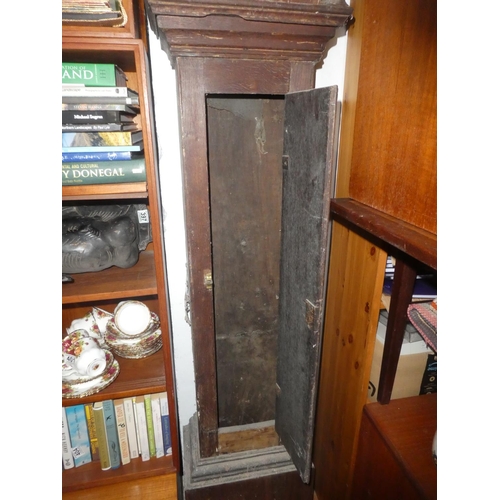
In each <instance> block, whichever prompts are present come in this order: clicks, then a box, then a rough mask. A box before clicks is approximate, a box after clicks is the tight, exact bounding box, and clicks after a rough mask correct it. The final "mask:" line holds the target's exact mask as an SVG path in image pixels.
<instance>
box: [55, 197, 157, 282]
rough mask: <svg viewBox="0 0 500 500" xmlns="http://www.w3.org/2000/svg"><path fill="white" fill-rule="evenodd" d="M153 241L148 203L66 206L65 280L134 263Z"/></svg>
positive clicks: (64, 209) (63, 270)
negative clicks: (77, 275) (76, 275)
mask: <svg viewBox="0 0 500 500" xmlns="http://www.w3.org/2000/svg"><path fill="white" fill-rule="evenodd" d="M150 241H151V226H150V223H149V214H148V211H147V207H146V205H99V206H72V207H63V209H62V272H63V283H65V282H66V283H67V282H71V280H72V278H71V276H70V275H71V274H75V273H86V272H94V271H101V270H103V269H107V268H108V267H111V266H117V267H121V268H127V267H132V266H133V265H134V264H136V263H137V260H138V259H139V252H140V251H142V250H144V249H145V248H146V246H147V245H148V243H149V242H150Z"/></svg>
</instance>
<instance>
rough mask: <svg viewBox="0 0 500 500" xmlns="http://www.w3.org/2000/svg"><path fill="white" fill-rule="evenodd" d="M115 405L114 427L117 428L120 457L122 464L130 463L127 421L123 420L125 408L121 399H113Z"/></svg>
mask: <svg viewBox="0 0 500 500" xmlns="http://www.w3.org/2000/svg"><path fill="white" fill-rule="evenodd" d="M113 404H114V406H115V416H116V427H117V429H118V442H119V444H120V457H121V459H122V464H123V465H125V464H128V463H130V451H129V447H128V435H127V423H126V420H125V408H124V406H123V399H115V400H113Z"/></svg>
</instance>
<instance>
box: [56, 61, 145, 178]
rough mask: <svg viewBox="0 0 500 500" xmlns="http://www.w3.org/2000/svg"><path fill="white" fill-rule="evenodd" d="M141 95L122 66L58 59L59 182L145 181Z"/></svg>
mask: <svg viewBox="0 0 500 500" xmlns="http://www.w3.org/2000/svg"><path fill="white" fill-rule="evenodd" d="M139 111H140V107H139V95H138V93H137V92H135V91H133V90H132V89H129V88H128V87H127V77H126V75H125V73H124V72H123V71H122V69H121V68H119V67H118V66H116V65H114V64H106V63H71V62H63V63H62V185H63V186H75V185H83V184H109V183H124V182H144V181H145V180H146V165H145V159H144V142H143V132H142V130H141V126H140V114H139Z"/></svg>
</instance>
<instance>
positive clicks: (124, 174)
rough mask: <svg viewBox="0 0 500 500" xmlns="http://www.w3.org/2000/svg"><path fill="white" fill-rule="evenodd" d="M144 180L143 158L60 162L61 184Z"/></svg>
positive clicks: (75, 184)
mask: <svg viewBox="0 0 500 500" xmlns="http://www.w3.org/2000/svg"><path fill="white" fill-rule="evenodd" d="M145 180H146V163H145V160H144V158H135V159H132V160H123V161H120V160H116V161H112V162H109V161H96V162H79V163H62V185H63V186H81V185H88V184H115V183H123V182H144V181H145Z"/></svg>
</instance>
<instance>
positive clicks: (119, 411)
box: [62, 392, 172, 470]
mask: <svg viewBox="0 0 500 500" xmlns="http://www.w3.org/2000/svg"><path fill="white" fill-rule="evenodd" d="M171 454H172V441H171V434H170V421H169V409H168V400H167V393H166V392H161V393H154V394H146V395H143V396H142V395H141V396H136V397H130V398H123V399H114V400H113V399H108V400H105V401H99V402H95V403H88V404H79V405H75V406H68V407H66V408H64V407H63V408H62V464H63V469H72V468H74V467H80V466H82V465H85V464H88V463H91V462H95V461H99V462H100V465H101V469H102V470H108V469H117V468H118V467H121V466H122V465H126V464H128V463H130V462H131V460H135V459H140V460H142V461H147V460H150V459H151V458H161V457H163V456H166V455H171Z"/></svg>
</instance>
